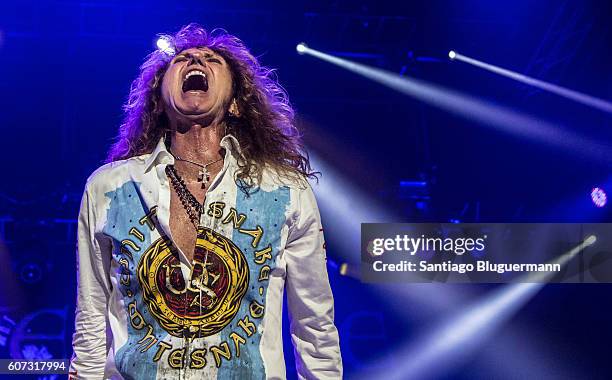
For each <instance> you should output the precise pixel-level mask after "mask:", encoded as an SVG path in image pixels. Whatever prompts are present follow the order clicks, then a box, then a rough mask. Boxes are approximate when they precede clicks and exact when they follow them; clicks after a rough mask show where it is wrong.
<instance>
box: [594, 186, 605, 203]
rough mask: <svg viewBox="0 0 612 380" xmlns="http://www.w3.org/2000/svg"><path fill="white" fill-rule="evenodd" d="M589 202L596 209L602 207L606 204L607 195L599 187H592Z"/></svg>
mask: <svg viewBox="0 0 612 380" xmlns="http://www.w3.org/2000/svg"><path fill="white" fill-rule="evenodd" d="M591 200H592V201H593V203H594V204H595V206H597V207H604V206H605V205H606V203H608V195H607V194H606V192H605V191H604V189H602V188H601V187H594V188H593V190H591Z"/></svg>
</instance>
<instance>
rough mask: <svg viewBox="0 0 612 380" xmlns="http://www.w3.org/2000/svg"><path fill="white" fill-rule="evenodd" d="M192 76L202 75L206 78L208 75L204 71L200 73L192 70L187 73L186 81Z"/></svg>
mask: <svg viewBox="0 0 612 380" xmlns="http://www.w3.org/2000/svg"><path fill="white" fill-rule="evenodd" d="M192 75H201V76H203V77H204V78H206V74H204V72H203V71H200V70H191V71H190V72H188V73H187V75H185V79H187V78H189V77H190V76H192Z"/></svg>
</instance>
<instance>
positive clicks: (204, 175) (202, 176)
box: [198, 167, 210, 189]
mask: <svg viewBox="0 0 612 380" xmlns="http://www.w3.org/2000/svg"><path fill="white" fill-rule="evenodd" d="M198 182H202V189H205V188H206V186H208V182H210V173H209V172H208V170H207V169H206V167H203V168H201V169H200V171H199V173H198Z"/></svg>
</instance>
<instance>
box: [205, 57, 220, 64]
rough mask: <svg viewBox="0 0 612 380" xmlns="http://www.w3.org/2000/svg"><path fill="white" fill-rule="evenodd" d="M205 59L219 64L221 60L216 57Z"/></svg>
mask: <svg viewBox="0 0 612 380" xmlns="http://www.w3.org/2000/svg"><path fill="white" fill-rule="evenodd" d="M207 61H208V62H214V63H218V64H221V60H220V59H218V58H208V59H207Z"/></svg>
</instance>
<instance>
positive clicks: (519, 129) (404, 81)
mask: <svg viewBox="0 0 612 380" xmlns="http://www.w3.org/2000/svg"><path fill="white" fill-rule="evenodd" d="M304 54H307V55H310V56H313V57H316V58H319V59H321V60H323V61H326V62H329V63H332V64H334V65H337V66H339V67H342V68H344V69H346V70H349V71H352V72H354V73H356V74H359V75H362V76H364V77H365V78H368V79H370V80H373V81H375V82H378V83H380V84H382V85H383V86H386V87H389V88H391V89H393V90H396V91H399V92H401V93H403V94H405V95H408V96H411V97H413V98H416V99H418V100H421V101H423V102H425V103H428V104H430V105H433V106H435V107H438V108H440V109H443V110H445V111H447V112H451V113H453V114H456V115H459V116H462V117H464V118H467V119H473V120H475V121H478V122H480V123H482V124H484V125H487V126H491V127H493V128H496V129H498V130H502V131H505V132H507V133H511V134H514V135H519V136H522V137H527V138H530V139H532V140H536V141H539V142H541V143H544V144H550V145H555V146H557V147H560V148H563V149H567V150H571V151H573V152H575V153H577V154H580V155H584V156H588V157H589V158H591V159H593V160H597V161H598V162H601V161H605V162H607V163H612V156H611V155H610V151H612V146H609V145H607V144H606V143H602V142H600V141H598V140H595V139H589V138H586V137H583V136H580V135H578V134H577V133H575V132H573V131H570V130H568V129H565V128H562V127H560V126H557V125H554V124H551V123H548V122H546V121H543V120H539V119H537V118H534V117H531V116H529V115H526V114H523V113H521V112H519V111H517V110H514V109H512V108H507V107H503V106H499V105H496V104H492V103H489V102H487V101H484V100H481V99H478V98H475V97H473V96H470V95H467V94H463V93H460V92H458V91H454V90H451V89H449V88H445V87H441V86H438V85H435V84H432V83H429V82H425V81H422V80H418V79H415V78H407V77H402V76H400V75H398V74H396V73H393V72H389V71H386V70H382V69H379V68H376V67H371V66H367V65H363V64H360V63H356V62H353V61H349V60H346V59H343V58H339V57H337V56H333V55H330V54H327V53H323V52H321V51H318V50H315V49H313V48H312V47H307V48H306V49H305V50H304ZM460 56H461V55H460V54H458V53H455V57H456V58H457V59H458V58H459V57H460Z"/></svg>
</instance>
